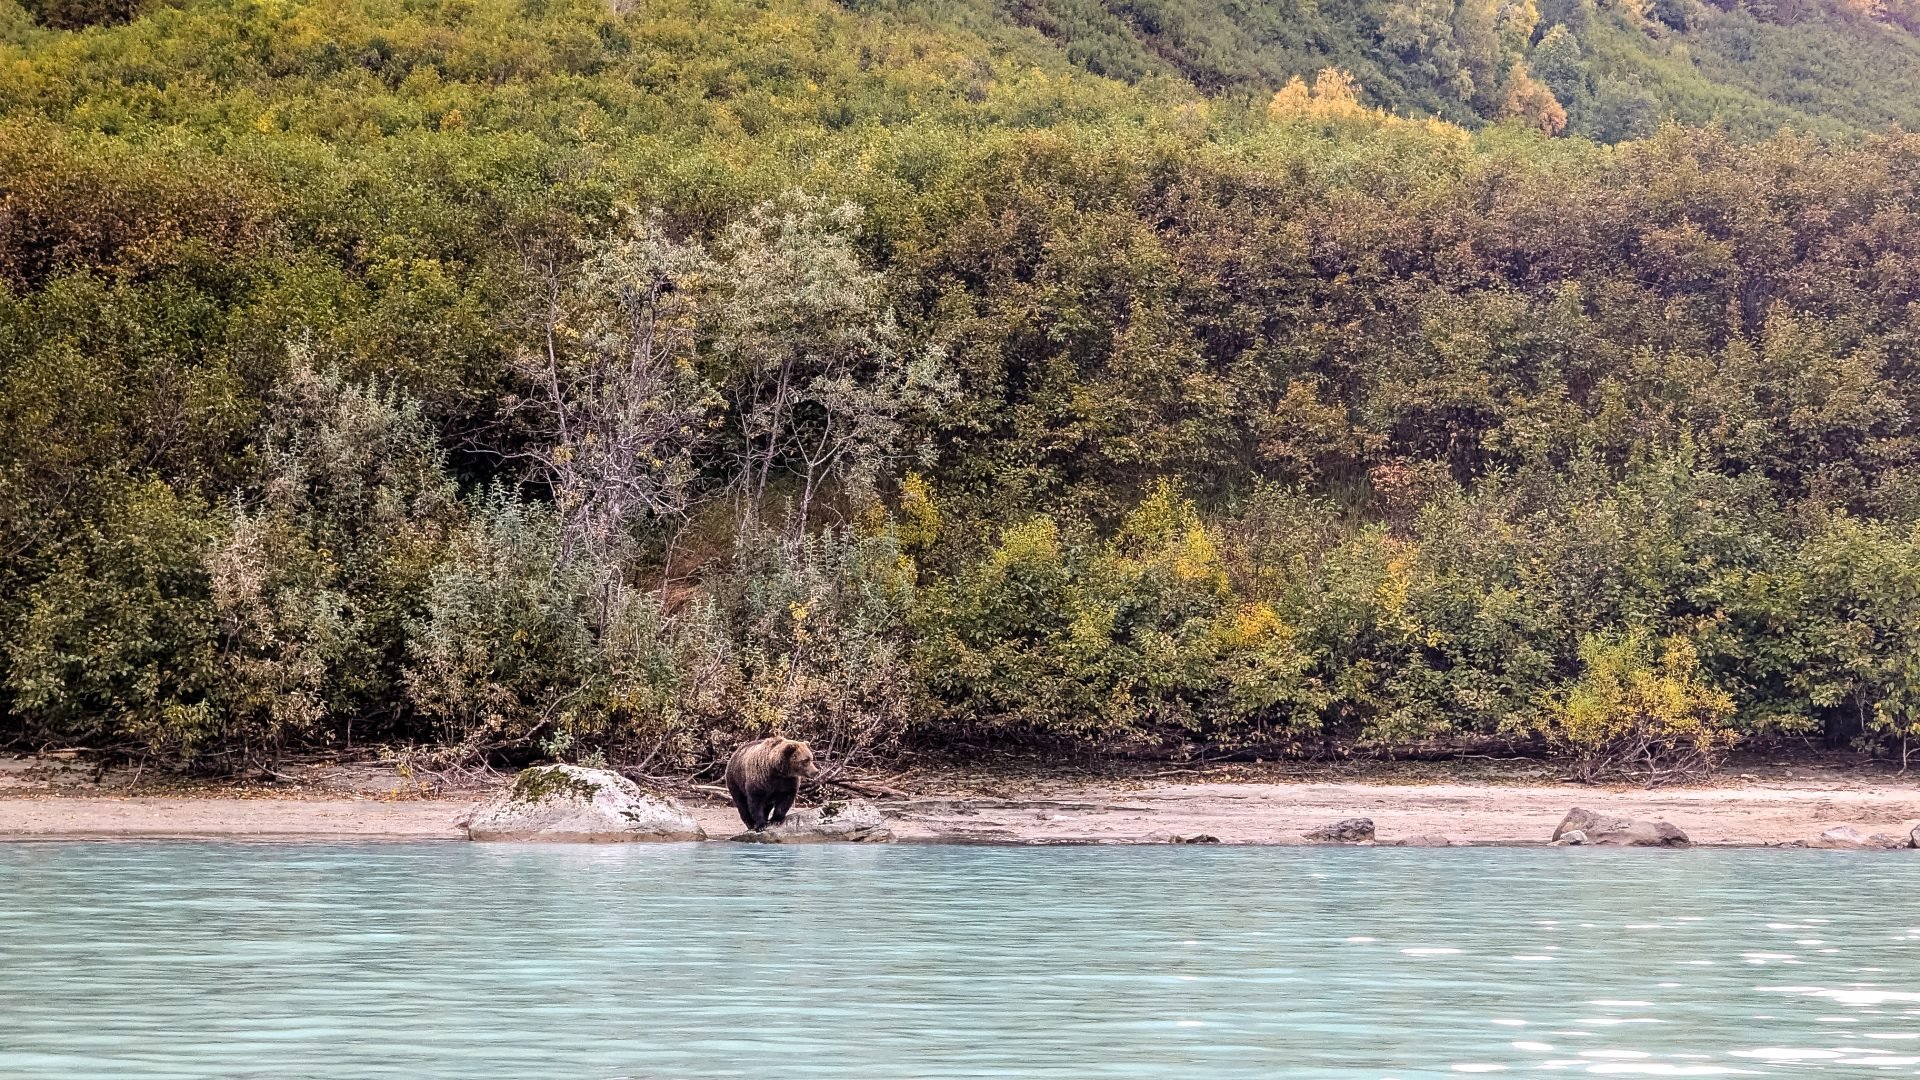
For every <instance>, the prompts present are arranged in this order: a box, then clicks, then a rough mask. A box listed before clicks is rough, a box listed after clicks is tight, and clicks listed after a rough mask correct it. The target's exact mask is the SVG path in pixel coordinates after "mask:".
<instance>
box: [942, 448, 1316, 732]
mask: <svg viewBox="0 0 1920 1080" xmlns="http://www.w3.org/2000/svg"><path fill="white" fill-rule="evenodd" d="M917 629H918V630H919V635H920V649H919V652H918V653H917V655H916V657H915V665H916V668H917V669H918V676H919V680H920V682H921V684H922V685H924V686H925V687H926V688H927V690H928V692H929V693H930V694H932V695H933V696H934V697H935V700H936V702H937V704H938V708H939V710H940V711H939V712H937V713H935V714H934V715H935V719H936V722H938V723H939V724H941V726H942V727H943V728H946V729H949V730H958V731H963V732H982V731H984V732H989V733H992V732H1005V733H1008V734H1010V735H1013V736H1016V737H1035V736H1039V737H1045V738H1049V739H1063V738H1066V739H1073V738H1077V739H1089V740H1094V741H1096V742H1101V741H1118V742H1125V741H1128V740H1129V739H1131V738H1138V737H1149V738H1178V739H1193V740H1201V741H1206V742H1223V743H1234V742H1239V743H1246V742H1259V743H1265V742H1268V741H1270V740H1277V739H1284V738H1285V737H1286V736H1288V735H1291V734H1298V733H1302V731H1303V730H1308V731H1311V730H1317V728H1318V711H1317V707H1318V705H1319V703H1320V702H1321V700H1322V699H1323V698H1324V694H1323V693H1322V692H1321V691H1320V689H1319V688H1318V687H1317V686H1315V685H1313V684H1312V683H1311V682H1310V681H1309V680H1308V679H1307V677H1306V658H1305V657H1304V656H1303V655H1302V653H1301V651H1300V649H1299V648H1298V647H1297V644H1296V640H1295V638H1296V635H1295V631H1294V630H1293V629H1292V628H1291V627H1288V626H1287V625H1286V624H1284V623H1283V622H1281V621H1280V619H1279V617H1278V616H1277V615H1276V614H1275V612H1274V611H1273V610H1272V608H1271V607H1268V606H1266V605H1262V604H1247V603H1240V602H1236V600H1235V598H1234V596H1233V593H1232V589H1231V587H1230V585H1229V581H1228V577H1227V573H1226V570H1225V567H1224V565H1223V563H1222V556H1221V550H1220V542H1219V540H1218V538H1217V537H1216V536H1215V535H1214V534H1213V533H1212V532H1211V531H1210V530H1208V528H1207V527H1206V526H1205V525H1204V524H1202V522H1201V521H1200V519H1199V517H1198V514H1197V512H1196V510H1195V508H1194V505H1193V503H1192V502H1191V501H1189V500H1186V499H1184V498H1182V497H1180V496H1179V495H1178V493H1177V492H1176V491H1175V490H1174V489H1173V488H1172V487H1171V486H1168V485H1162V486H1161V487H1160V488H1158V489H1157V490H1156V491H1155V492H1154V493H1153V494H1152V495H1151V496H1150V497H1149V498H1148V499H1147V500H1146V501H1145V502H1144V503H1142V504H1141V505H1140V506H1139V507H1138V508H1137V509H1136V510H1135V511H1134V512H1133V513H1132V514H1130V515H1128V517H1127V519H1126V520H1125V521H1124V522H1123V523H1122V526H1121V528H1120V530H1119V532H1118V534H1117V535H1116V536H1115V537H1114V538H1113V539H1112V540H1111V541H1110V542H1107V543H1097V542H1094V541H1093V540H1092V539H1091V538H1089V537H1087V536H1086V535H1085V534H1084V533H1083V532H1081V531H1080V530H1074V529H1063V528H1062V527H1061V526H1060V525H1058V524H1057V523H1056V522H1055V521H1054V520H1053V519H1051V518H1046V517H1041V518H1035V519H1033V520H1031V521H1028V522H1025V523H1023V524H1020V525H1016V526H1012V527H1009V528H1008V529H1006V530H1004V531H1003V532H1002V534H1001V536H1000V538H999V541H998V543H997V544H996V545H995V547H994V548H993V549H992V550H991V551H990V552H989V553H988V554H987V555H986V557H985V558H984V559H983V560H982V561H981V562H980V563H978V564H976V565H974V566H971V567H969V568H967V570H966V571H965V572H963V573H962V574H961V575H959V576H958V577H956V579H955V580H953V581H952V582H950V583H943V584H941V585H939V586H936V587H935V588H933V589H931V590H929V593H928V595H927V597H926V599H925V600H924V602H923V609H922V612H921V615H920V618H919V620H918V626H917Z"/></svg>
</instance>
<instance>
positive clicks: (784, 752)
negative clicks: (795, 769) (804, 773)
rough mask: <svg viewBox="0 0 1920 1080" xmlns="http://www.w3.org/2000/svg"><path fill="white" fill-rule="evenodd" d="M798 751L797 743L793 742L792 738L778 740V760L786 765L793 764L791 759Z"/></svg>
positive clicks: (798, 745)
mask: <svg viewBox="0 0 1920 1080" xmlns="http://www.w3.org/2000/svg"><path fill="white" fill-rule="evenodd" d="M799 753H800V744H799V743H797V742H794V741H793V740H792V739H781V740H780V760H781V761H782V762H783V763H785V764H788V765H791V764H793V759H794V757H795V755H797V754H799Z"/></svg>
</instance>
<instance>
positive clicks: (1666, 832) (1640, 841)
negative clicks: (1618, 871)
mask: <svg viewBox="0 0 1920 1080" xmlns="http://www.w3.org/2000/svg"><path fill="white" fill-rule="evenodd" d="M1572 832H1578V833H1583V834H1585V835H1584V836H1583V837H1582V838H1581V839H1580V840H1578V841H1576V843H1585V844H1597V845H1605V846H1610V847H1688V846H1691V845H1692V843H1693V841H1691V840H1689V839H1687V834H1686V833H1683V832H1681V831H1680V829H1679V828H1678V827H1677V826H1675V825H1674V824H1673V823H1671V822H1667V821H1637V820H1635V819H1633V818H1624V817H1615V816H1614V815H1612V814H1602V813H1600V812H1598V811H1595V810H1587V809H1584V808H1582V807H1578V806H1576V807H1574V808H1573V809H1572V810H1569V811H1567V816H1566V817H1564V818H1562V819H1561V821H1560V827H1559V828H1557V829H1555V830H1553V839H1554V841H1555V842H1558V841H1560V840H1562V839H1564V838H1565V837H1566V835H1567V834H1568V833H1572Z"/></svg>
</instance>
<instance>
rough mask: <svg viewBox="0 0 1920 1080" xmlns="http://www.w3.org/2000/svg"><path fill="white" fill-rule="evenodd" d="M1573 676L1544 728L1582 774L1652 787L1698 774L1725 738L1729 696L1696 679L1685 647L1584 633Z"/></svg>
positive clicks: (1677, 642) (1691, 652)
mask: <svg viewBox="0 0 1920 1080" xmlns="http://www.w3.org/2000/svg"><path fill="white" fill-rule="evenodd" d="M1580 659H1581V662H1582V670H1581V673H1580V678H1579V679H1578V680H1577V681H1576V682H1574V684H1573V685H1572V686H1571V687H1570V688H1569V689H1568V690H1567V694H1566V697H1565V698H1564V699H1563V700H1561V701H1558V702H1556V703H1555V704H1554V705H1553V708H1552V711H1551V714H1550V721H1549V728H1548V730H1549V732H1550V734H1551V736H1552V737H1553V739H1554V740H1555V741H1556V742H1557V743H1559V744H1560V745H1562V746H1564V747H1566V748H1567V750H1568V752H1569V753H1570V755H1571V756H1572V757H1573V760H1574V763H1575V766H1576V768H1577V769H1578V770H1579V774H1580V776H1581V777H1582V778H1583V779H1586V780H1611V779H1623V778H1627V779H1634V780H1642V781H1644V782H1646V783H1647V784H1648V786H1652V785H1653V784H1656V783H1659V782H1661V781H1663V780H1671V779H1684V778H1693V777H1698V776H1699V775H1701V774H1703V773H1705V772H1707V771H1709V770H1711V768H1712V765H1713V761H1714V758H1715V757H1716V756H1717V755H1718V754H1719V753H1720V752H1721V751H1722V750H1724V749H1725V748H1726V747H1727V746H1728V745H1729V744H1730V743H1731V742H1732V741H1733V733H1732V732H1731V731H1729V730H1728V729H1727V728H1726V727H1725V726H1724V721H1725V720H1726V718H1727V717H1728V716H1729V715H1730V714H1731V713H1732V712H1733V698H1732V697H1730V696H1728V695H1727V694H1726V693H1725V692H1724V691H1721V690H1718V689H1715V688H1714V687H1713V686H1711V685H1710V684H1708V683H1706V682H1705V681H1704V680H1702V679H1701V677H1700V661H1699V657H1698V654H1697V653H1696V651H1695V649H1694V647H1693V645H1692V644H1691V643H1689V642H1687V641H1686V640H1685V639H1683V638H1669V639H1667V640H1666V641H1664V642H1660V643H1658V644H1657V645H1656V644H1655V643H1654V642H1653V641H1652V640H1651V639H1650V638H1649V637H1648V636H1647V635H1646V634H1645V633H1644V632H1633V633H1629V634H1627V635H1626V636H1624V637H1620V638H1603V637H1590V638H1588V639H1587V640H1586V641H1585V642H1584V643H1583V644H1582V645H1581V647H1580Z"/></svg>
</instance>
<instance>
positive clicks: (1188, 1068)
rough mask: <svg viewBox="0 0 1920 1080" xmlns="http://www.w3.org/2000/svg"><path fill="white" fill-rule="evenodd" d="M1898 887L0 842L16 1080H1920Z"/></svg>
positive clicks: (783, 856) (1728, 878) (1611, 861)
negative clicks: (1480, 1077) (1536, 1079)
mask: <svg viewBox="0 0 1920 1080" xmlns="http://www.w3.org/2000/svg"><path fill="white" fill-rule="evenodd" d="M1917 887H1920V858H1909V857H1903V856H1900V855H1898V854H1897V853H1889V854H1879V853H1845V852H1807V851H1796V852H1781V851H1689V852H1640V851H1591V850H1572V851H1568V850H1530V849H1529V850H1522V849H1462V848H1456V849H1445V850H1433V849H1407V850H1393V849H1373V850H1357V849H1302V848H1293V849H1272V848H1268V849H1256V848H1221V849H1204V848H1190V847H1172V846H1168V847H1164V848H1162V847H1138V848H983V847H908V846H902V847H811V848H769V847H758V846H754V847H735V846H731V845H725V844H708V845H674V846H667V847H540V846H524V847H523V846H490V845H451V844H449V845H426V844H423V845H393V846H383V845H359V846H354V845H218V844H115V845H107V844H95V845H86V844H30V845H0V1076H6V1077H15V1076H18V1077H41V1076H47V1077H94V1076H98V1077H138V1078H150V1077H183V1078H184V1077H195V1078H198V1077H267V1076H276V1077H277V1076H303V1077H365V1076H410V1077H411V1076H445V1077H463V1078H492V1077H501V1078H507V1077H512V1078H522V1077H592V1078H613V1077H630V1078H634V1080H668V1078H696V1077H697V1078H706V1077H729V1076H765V1075H779V1076H812V1077H845V1078H854V1080H861V1078H875V1080H879V1078H886V1080H897V1078H904V1077H1027V1076H1060V1077H1079V1076H1086V1077H1193V1078H1201V1080H1214V1078H1230V1077H1231V1078H1238V1077H1277V1076H1278V1077H1303V1078H1304V1077H1367V1078H1370V1080H1381V1078H1397V1080H1415V1078H1421V1077H1439V1076H1454V1075H1459V1074H1461V1073H1501V1072H1519V1073H1527V1074H1537V1073H1540V1072H1556V1073H1568V1074H1578V1075H1605V1076H1729V1075H1775V1076H1801V1075H1810V1074H1835V1075H1876V1076H1885V1075H1895V1076H1899V1075H1909V1076H1910V1075H1920V1056H1917V1055H1916V1054H1915V1051H1916V1050H1920V1047H1915V1046H1912V1045H1910V1044H1909V1042H1908V1041H1909V1040H1916V1039H1920V930H1916V929H1914V928H1913V927H1912V925H1911V924H1912V921H1913V915H1912V913H1913V898H1914V897H1916V896H1920V888H1917ZM1809 931H1816V932H1817V933H1819V934H1820V935H1821V937H1820V938H1819V939H1818V940H1817V941H1810V940H1805V939H1806V938H1807V935H1808V933H1809ZM1816 946H1817V947H1816Z"/></svg>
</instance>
